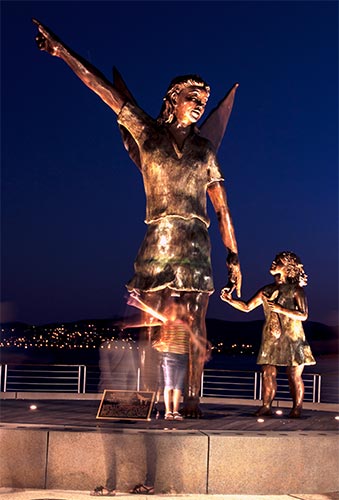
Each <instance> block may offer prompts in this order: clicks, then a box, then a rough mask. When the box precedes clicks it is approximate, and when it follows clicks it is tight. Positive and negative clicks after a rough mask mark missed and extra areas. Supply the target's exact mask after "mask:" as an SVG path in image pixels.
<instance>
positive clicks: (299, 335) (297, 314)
mask: <svg viewBox="0 0 339 500" xmlns="http://www.w3.org/2000/svg"><path fill="white" fill-rule="evenodd" d="M270 273H271V274H272V275H273V276H274V277H275V282H274V283H271V284H269V285H266V286H264V287H263V288H261V289H260V290H259V291H258V292H257V293H256V294H255V295H254V297H252V298H251V299H250V300H249V301H248V302H243V301H240V300H236V299H233V298H232V297H231V294H230V293H229V291H228V290H227V289H223V290H222V292H221V299H222V300H224V301H225V302H227V303H228V304H230V305H231V306H232V307H235V308H236V309H239V310H240V311H243V312H250V311H252V310H253V309H255V308H256V307H258V306H260V305H262V306H263V309H264V314H265V324H264V328H263V333H262V342H261V346H260V350H259V355H258V359H257V363H258V364H259V365H262V374H263V406H262V407H261V408H259V410H258V411H257V412H256V416H263V415H271V414H272V410H271V405H272V402H273V399H274V397H275V394H276V390H277V382H276V376H277V366H286V367H287V375H288V381H289V387H290V392H291V396H292V400H293V408H292V410H291V412H290V414H289V416H290V417H291V418H298V417H300V415H301V410H302V404H303V398H304V383H303V380H302V372H303V369H304V366H305V365H314V364H315V360H314V357H313V355H312V352H311V348H310V346H309V344H308V343H307V341H306V338H305V333H304V329H303V326H302V321H305V320H306V319H307V316H308V308H307V301H306V296H305V293H304V290H303V287H304V286H306V284H307V276H306V274H305V271H304V268H303V265H302V263H301V261H300V259H299V257H297V255H295V254H294V253H292V252H281V253H279V254H278V255H277V256H276V257H275V259H274V261H273V263H272V265H271V268H270Z"/></svg>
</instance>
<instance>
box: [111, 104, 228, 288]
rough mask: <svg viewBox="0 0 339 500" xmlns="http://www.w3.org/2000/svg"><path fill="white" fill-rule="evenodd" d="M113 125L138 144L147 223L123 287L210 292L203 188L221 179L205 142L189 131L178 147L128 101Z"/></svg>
mask: <svg viewBox="0 0 339 500" xmlns="http://www.w3.org/2000/svg"><path fill="white" fill-rule="evenodd" d="M118 123H119V124H120V125H122V126H123V127H125V128H126V129H127V130H128V131H129V132H130V134H131V135H132V136H133V138H134V140H135V142H136V143H137V145H138V148H139V152H140V159H141V172H142V176H143V182H144V189H145V194H146V219H145V222H146V224H147V225H148V227H147V232H146V236H145V238H144V240H143V243H142V245H141V247H140V249H139V252H138V255H137V258H136V261H135V264H134V269H135V275H134V277H133V278H132V280H131V281H130V282H129V283H128V284H127V288H128V289H129V290H133V289H136V290H141V291H155V290H160V289H163V288H165V287H169V288H172V289H175V290H180V291H197V292H208V293H212V292H213V290H214V288H213V278H212V268H211V259H210V240H209V236H208V231H207V228H208V226H209V223H210V221H209V218H208V215H207V200H206V192H207V187H208V186H209V184H211V183H213V182H216V181H222V180H223V177H222V174H221V171H220V168H219V165H218V163H217V160H216V157H215V154H214V152H213V149H212V146H211V144H210V142H209V141H208V140H207V139H205V138H203V137H200V136H199V135H198V134H197V133H196V132H195V131H194V130H193V129H192V131H191V133H190V135H189V136H188V137H187V138H186V140H185V142H184V145H183V148H182V150H179V149H178V147H177V145H176V144H175V142H174V139H173V137H172V136H171V134H170V132H169V131H168V129H167V128H166V126H161V125H159V124H158V123H157V122H156V121H155V120H153V119H152V118H151V117H149V116H148V115H147V114H146V113H144V112H143V111H142V110H141V109H140V108H138V107H136V106H133V105H131V104H126V105H125V106H124V107H123V108H122V110H121V112H120V114H119V116H118Z"/></svg>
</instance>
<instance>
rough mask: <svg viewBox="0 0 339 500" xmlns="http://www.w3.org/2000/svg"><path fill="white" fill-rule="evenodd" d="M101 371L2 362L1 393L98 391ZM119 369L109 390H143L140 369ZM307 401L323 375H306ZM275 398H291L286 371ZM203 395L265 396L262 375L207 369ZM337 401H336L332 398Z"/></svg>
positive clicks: (316, 399)
mask: <svg viewBox="0 0 339 500" xmlns="http://www.w3.org/2000/svg"><path fill="white" fill-rule="evenodd" d="M101 376H102V373H101V372H100V369H99V367H98V366H92V365H89V366H86V365H10V364H0V392H55V393H58V392H69V393H78V394H81V393H83V394H84V393H87V394H89V393H99V392H102V387H100V385H102V384H100V377H101ZM126 376H127V374H126V373H125V372H124V371H123V370H120V371H116V372H115V373H114V377H113V376H110V379H109V380H110V387H106V388H108V389H126V388H129V389H132V390H140V368H139V369H137V371H136V372H135V374H134V376H133V379H132V380H131V375H130V374H128V376H129V379H128V380H129V381H128V387H127V386H126V380H127V379H126ZM303 381H304V385H305V397H304V400H305V401H308V402H312V403H320V401H321V392H322V391H321V389H322V377H321V375H320V374H304V375H303ZM277 385H278V390H277V394H276V399H280V400H289V399H291V397H290V392H289V386H288V379H287V376H286V374H278V377H277ZM201 396H203V397H205V398H206V397H207V398H208V397H211V398H212V397H213V398H241V399H254V400H260V399H261V398H262V375H261V372H258V371H248V370H221V369H205V370H204V372H203V374H202V379H201ZM333 402H337V401H333Z"/></svg>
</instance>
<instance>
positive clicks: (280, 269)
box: [270, 256, 285, 276]
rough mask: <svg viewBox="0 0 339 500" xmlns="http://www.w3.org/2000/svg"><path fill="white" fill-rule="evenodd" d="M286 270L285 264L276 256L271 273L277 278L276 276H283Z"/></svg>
mask: <svg viewBox="0 0 339 500" xmlns="http://www.w3.org/2000/svg"><path fill="white" fill-rule="evenodd" d="M284 269H285V264H284V263H283V262H282V260H281V259H280V258H279V257H278V256H276V258H275V259H274V261H273V262H272V264H271V268H270V273H271V274H272V275H273V276H275V275H276V274H280V275H281V274H283V273H284Z"/></svg>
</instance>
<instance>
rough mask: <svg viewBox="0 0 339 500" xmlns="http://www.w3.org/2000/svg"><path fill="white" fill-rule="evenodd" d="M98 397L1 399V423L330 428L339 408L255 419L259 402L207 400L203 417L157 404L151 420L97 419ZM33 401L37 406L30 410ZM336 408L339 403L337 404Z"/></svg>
mask: <svg viewBox="0 0 339 500" xmlns="http://www.w3.org/2000/svg"><path fill="white" fill-rule="evenodd" d="M99 403H100V401H98V400H71V399H68V400H55V399H50V400H38V399H37V400H26V399H20V400H19V399H5V400H1V406H0V408H1V416H0V426H6V425H10V426H15V425H20V426H22V425H24V426H25V425H29V426H38V427H46V426H47V427H58V428H60V426H61V427H62V428H64V429H67V428H70V427H71V428H78V429H85V428H86V429H88V430H90V429H93V430H97V429H103V430H106V429H107V430H111V429H118V428H119V429H121V428H128V429H138V430H139V429H140V430H143V431H145V430H164V429H166V430H167V429H174V428H175V429H178V430H183V431H190V430H199V431H202V432H204V431H214V432H220V431H231V432H232V431H234V432H253V431H254V432H263V431H268V432H288V431H299V432H308V431H310V432H312V431H316V432H332V431H337V432H338V431H339V420H338V419H336V417H337V418H338V417H339V411H337V412H335V411H326V410H321V411H319V410H311V409H305V410H304V412H303V416H302V418H300V419H291V418H288V413H289V409H290V408H277V409H276V410H279V411H281V412H282V413H281V414H280V413H278V414H277V413H274V416H273V417H268V418H267V417H266V418H264V419H261V421H258V419H257V418H256V417H254V412H255V410H256V409H257V407H258V406H255V405H251V404H248V405H242V404H239V403H237V404H236V403H228V404H226V403H224V404H210V403H203V404H202V405H201V408H202V410H203V418H200V419H185V420H183V421H181V422H169V421H166V420H164V419H163V408H162V406H161V404H160V408H159V409H160V416H159V418H158V419H156V418H155V415H154V414H153V415H152V419H151V421H140V420H139V421H126V420H125V421H123V420H112V419H108V420H106V419H97V418H96V416H97V412H98V407H99ZM32 404H35V405H36V409H35V410H31V409H30V408H31V405H32ZM337 409H338V410H339V406H338V405H337Z"/></svg>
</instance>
